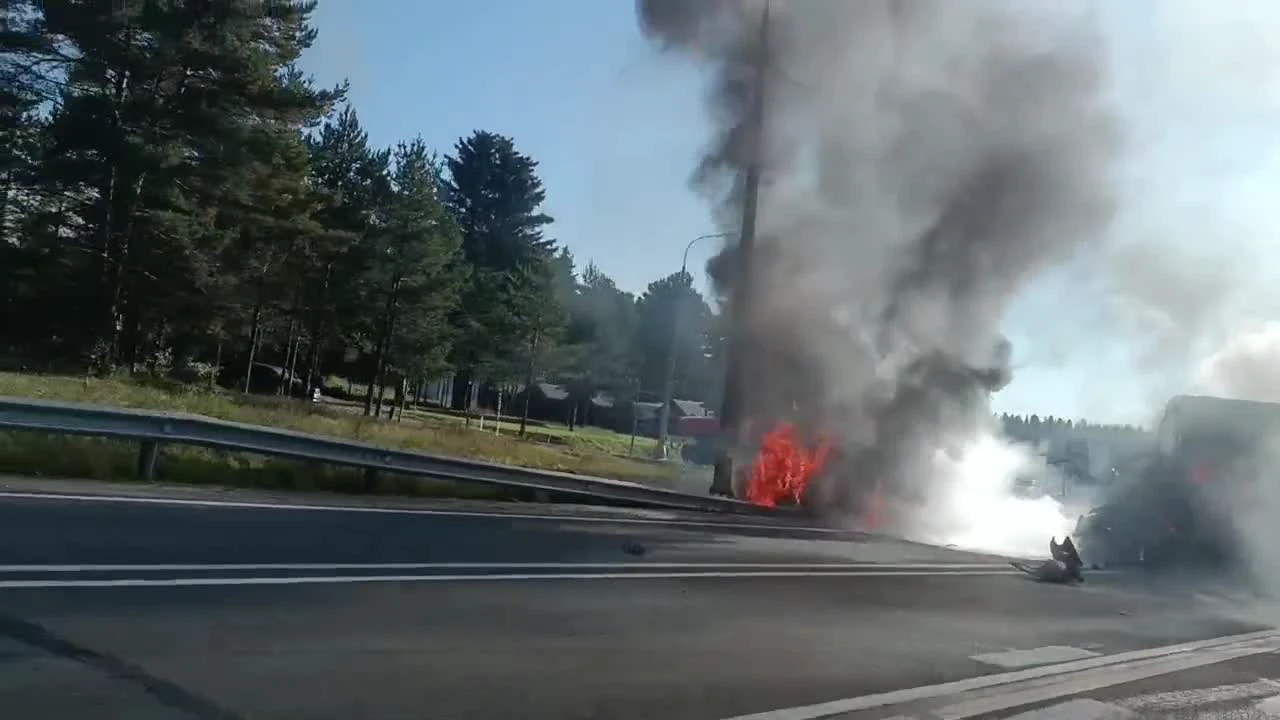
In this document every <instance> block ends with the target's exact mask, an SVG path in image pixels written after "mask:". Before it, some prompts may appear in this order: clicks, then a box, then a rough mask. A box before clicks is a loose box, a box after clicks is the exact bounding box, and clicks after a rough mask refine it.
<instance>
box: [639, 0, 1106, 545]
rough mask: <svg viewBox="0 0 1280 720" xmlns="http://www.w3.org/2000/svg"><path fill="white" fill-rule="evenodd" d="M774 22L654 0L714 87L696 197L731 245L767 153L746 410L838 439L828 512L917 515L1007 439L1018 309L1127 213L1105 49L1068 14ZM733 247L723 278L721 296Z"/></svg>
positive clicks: (864, 9) (776, 18) (995, 4)
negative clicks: (1009, 339) (1006, 333)
mask: <svg viewBox="0 0 1280 720" xmlns="http://www.w3.org/2000/svg"><path fill="white" fill-rule="evenodd" d="M763 9H764V3H763V1H762V0H639V2H638V4H637V11H638V17H639V22H640V25H641V27H642V29H643V31H644V32H645V34H646V35H647V36H648V37H649V38H650V39H652V40H653V41H654V43H655V44H656V45H657V46H659V47H660V48H662V49H664V50H668V51H672V52H678V53H682V54H684V55H685V56H687V57H689V58H691V59H692V60H693V61H695V62H697V63H699V64H700V65H701V66H702V67H704V68H705V69H708V70H709V71H710V72H711V73H712V76H713V80H712V90H711V92H710V94H709V97H708V103H707V112H708V115H709V116H710V117H711V118H712V120H713V122H714V125H715V128H716V131H715V135H714V137H712V138H710V139H709V142H708V145H707V151H706V153H705V155H704V156H703V157H702V158H701V160H700V162H699V163H698V165H697V168H696V171H695V173H694V176H693V182H694V184H695V186H696V187H697V189H698V190H699V191H701V192H702V193H703V194H704V195H705V196H706V197H707V198H708V200H709V201H710V202H712V203H713V204H714V206H715V208H716V210H717V212H718V216H719V217H720V218H721V221H722V223H723V225H724V227H725V228H726V229H736V227H737V219H738V213H739V201H740V191H739V188H740V186H741V178H742V175H743V173H744V172H745V170H746V168H747V166H748V165H749V164H750V163H751V162H752V161H753V160H754V159H755V154H756V149H757V148H759V151H760V158H759V160H760V162H761V163H762V166H763V183H762V189H761V195H760V213H759V231H758V236H757V253H756V256H755V262H754V275H753V277H752V283H753V288H754V290H755V293H756V298H755V301H754V303H753V304H752V305H751V307H750V312H749V313H748V315H749V317H748V319H747V321H746V327H744V328H741V333H742V334H741V338H742V341H741V342H742V345H740V346H739V348H738V351H739V352H743V353H746V357H748V358H749V377H750V378H751V380H750V382H749V383H748V387H749V388H750V392H749V397H748V398H746V404H747V415H748V416H750V417H752V418H756V419H760V420H762V421H764V422H763V424H764V425H768V424H769V421H776V420H777V419H781V418H784V417H789V418H792V419H794V420H796V421H797V422H800V423H801V424H802V428H803V427H804V424H806V423H807V424H808V425H809V426H810V427H811V428H814V427H820V428H822V429H823V431H825V432H831V431H833V430H834V431H836V432H838V433H839V435H840V437H839V438H838V439H839V441H840V443H841V447H842V453H841V456H842V458H843V461H842V463H840V465H839V467H836V468H833V470H832V471H831V472H830V473H829V477H828V478H825V480H826V481H825V482H823V483H822V484H821V486H820V487H818V488H815V490H814V497H813V498H811V499H812V501H813V502H815V503H816V504H820V505H821V506H823V507H827V508H831V509H833V510H854V511H856V510H857V508H858V506H859V504H860V503H861V502H862V501H863V500H864V498H865V495H866V490H867V488H868V486H869V485H870V484H871V483H875V482H876V481H877V480H879V481H880V482H881V483H882V484H883V485H887V486H888V489H889V491H890V492H891V494H892V495H893V496H894V497H895V498H898V499H900V500H903V501H914V502H915V504H916V505H919V504H920V503H921V502H923V501H924V500H925V499H927V498H928V497H929V496H931V495H933V496H937V495H938V493H937V492H936V491H937V489H938V488H937V487H936V486H937V484H938V483H939V482H944V481H947V480H949V479H954V475H953V474H949V473H947V472H945V471H941V470H940V468H942V467H944V466H947V465H948V464H951V465H954V464H955V462H956V461H957V458H958V457H959V455H958V454H957V453H962V452H963V450H964V448H965V447H968V446H971V445H972V444H973V443H974V442H976V441H978V439H979V438H980V437H981V436H982V435H983V434H989V433H990V431H991V428H990V424H991V422H992V420H991V416H990V412H989V410H988V405H987V398H988V396H989V393H990V392H991V391H993V390H996V389H998V388H1000V387H1002V386H1003V385H1004V384H1005V383H1007V382H1008V380H1009V367H1008V364H1009V352H1010V349H1009V346H1008V343H1006V342H1005V341H1004V340H1003V338H1001V337H1000V335H999V330H998V328H999V324H1000V321H1001V319H1002V316H1003V314H1004V313H1005V311H1006V309H1007V307H1008V305H1009V304H1010V303H1011V301H1012V300H1013V298H1014V297H1015V295H1016V294H1017V293H1018V292H1019V291H1020V290H1021V289H1022V288H1023V287H1024V286H1025V285H1026V284H1027V283H1029V282H1031V281H1032V280H1033V279H1035V278H1036V277H1037V275H1038V274H1040V273H1041V272H1042V271H1044V270H1046V269H1047V268H1050V267H1052V266H1054V265H1055V264H1058V263H1060V262H1063V261H1065V260H1068V259H1069V258H1070V257H1071V256H1072V255H1073V253H1074V252H1075V251H1076V250H1077V249H1078V248H1079V247H1080V246H1082V245H1083V244H1087V243H1092V242H1096V241H1099V240H1100V238H1101V236H1102V235H1103V231H1104V230H1105V229H1106V226H1107V224H1108V222H1109V221H1110V218H1111V215H1112V211H1113V207H1112V205H1113V202H1112V198H1113V192H1112V188H1111V178H1110V172H1109V170H1110V168H1109V163H1110V161H1111V158H1112V157H1113V156H1114V155H1115V153H1116V152H1117V145H1118V136H1117V132H1116V128H1115V124H1114V122H1113V119H1112V115H1111V112H1110V110H1109V108H1108V107H1107V106H1106V105H1105V103H1104V102H1103V101H1102V100H1101V94H1102V92H1103V91H1104V90H1105V88H1104V77H1103V67H1104V64H1103V59H1102V54H1103V53H1102V52H1101V50H1102V49H1101V48H1100V47H1099V41H1098V39H1097V36H1096V35H1095V34H1094V33H1093V32H1092V27H1091V24H1090V22H1089V18H1088V17H1085V16H1074V15H1071V14H1070V13H1067V12H1065V11H1063V10H1061V9H1060V8H1057V9H1051V8H1050V7H1049V4H1043V6H1041V4H1037V3H1029V2H1024V1H1022V0H1008V1H1007V2H1000V1H997V0H992V1H989V2H980V1H976V0H975V1H973V2H948V1H947V0H913V1H912V2H909V3H908V2H895V1H894V0H858V1H857V2H839V1H833V2H820V1H810V2H806V1H799V0H797V1H778V0H775V1H774V2H773V3H772V5H771V7H770V24H769V35H768V39H767V42H766V46H767V48H768V52H767V54H766V56H764V57H762V56H761V51H762V47H761V42H760V37H761V32H760V27H761V18H762V15H763ZM760 66H763V67H764V71H763V72H764V86H765V97H766V102H765V110H764V123H763V130H762V131H761V130H760V128H757V127H753V126H752V123H751V113H750V98H751V89H752V82H753V79H754V78H755V76H756V75H755V73H756V68H757V67H760ZM757 141H758V142H757ZM731 253H732V248H731V247H729V248H726V249H725V251H723V252H722V253H721V254H720V255H719V256H718V257H717V258H716V259H715V260H713V261H712V262H711V264H710V267H709V270H710V273H711V275H712V278H713V280H714V282H715V284H716V288H717V291H718V292H719V293H720V294H721V296H722V297H727V295H728V292H727V291H728V290H729V288H730V287H731V286H732V283H733V282H734V281H735V279H734V278H733V277H732V273H730V272H729V271H728V270H727V268H730V267H733V265H734V263H732V262H730V259H731V258H730V254H731ZM751 450H752V449H751V448H743V449H742V452H743V454H744V455H749V454H750V452H751ZM940 458H942V459H946V458H950V460H946V461H942V460H940ZM1046 534H1047V531H1046ZM1042 537H1043V536H1042Z"/></svg>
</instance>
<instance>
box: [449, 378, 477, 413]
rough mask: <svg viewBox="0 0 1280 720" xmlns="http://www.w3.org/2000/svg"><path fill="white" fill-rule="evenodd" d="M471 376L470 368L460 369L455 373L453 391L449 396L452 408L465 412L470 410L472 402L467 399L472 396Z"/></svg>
mask: <svg viewBox="0 0 1280 720" xmlns="http://www.w3.org/2000/svg"><path fill="white" fill-rule="evenodd" d="M471 376H472V371H471V370H470V369H465V370H458V371H457V372H455V373H454V374H453V392H452V393H451V395H450V397H449V407H450V409H453V410H461V411H464V412H466V411H469V410H470V403H468V402H467V401H468V400H469V399H470V397H471Z"/></svg>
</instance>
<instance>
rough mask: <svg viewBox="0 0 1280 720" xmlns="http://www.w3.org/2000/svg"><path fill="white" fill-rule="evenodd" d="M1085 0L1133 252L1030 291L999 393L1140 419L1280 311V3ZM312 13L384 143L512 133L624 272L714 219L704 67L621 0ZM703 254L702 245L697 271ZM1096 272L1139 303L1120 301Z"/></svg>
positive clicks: (638, 285)
mask: <svg viewBox="0 0 1280 720" xmlns="http://www.w3.org/2000/svg"><path fill="white" fill-rule="evenodd" d="M813 1H816V0H813ZM957 1H958V2H963V1H965V0H957ZM1095 3H1096V7H1097V8H1098V11H1097V14H1098V17H1099V21H1100V26H1101V30H1102V35H1103V37H1104V39H1105V40H1106V43H1107V53H1108V57H1109V66H1110V69H1111V74H1110V87H1111V93H1110V95H1111V98H1112V100H1113V102H1114V105H1115V107H1116V110H1117V113H1118V115H1119V116H1120V118H1121V120H1122V123H1123V127H1124V131H1125V135H1126V137H1127V142H1126V147H1125V152H1124V156H1123V157H1120V158H1117V163H1116V172H1117V177H1118V178H1119V180H1120V182H1119V185H1120V187H1121V197H1120V205H1121V211H1120V213H1119V215H1118V217H1117V219H1116V222H1115V224H1114V226H1113V229H1112V231H1111V232H1112V234H1113V235H1115V236H1116V238H1115V239H1116V241H1117V242H1113V243H1111V244H1109V245H1108V248H1112V247H1127V246H1128V244H1132V243H1137V244H1138V247H1139V249H1140V250H1143V252H1137V253H1136V254H1134V253H1130V254H1124V253H1122V252H1112V251H1111V250H1105V251H1099V252H1098V253H1095V256H1091V257H1089V258H1083V259H1081V261H1080V262H1079V263H1075V264H1073V265H1072V266H1071V267H1069V268H1065V269H1063V270H1061V271H1059V272H1055V273H1051V274H1050V275H1049V276H1046V277H1044V278H1041V279H1040V280H1039V281H1038V282H1037V284H1036V285H1035V286H1034V287H1032V288H1029V289H1028V291H1027V292H1026V293H1025V294H1024V296H1023V297H1022V298H1020V300H1019V301H1018V303H1017V304H1016V305H1015V307H1013V308H1011V309H1010V312H1009V314H1008V317H1007V320H1006V323H1005V327H1006V331H1007V332H1008V334H1009V335H1010V337H1011V338H1012V339H1013V340H1014V344H1015V365H1016V366H1017V371H1016V374H1015V380H1014V382H1013V384H1012V385H1011V386H1010V387H1009V388H1007V389H1006V390H1004V391H1002V392H1001V393H999V394H998V395H997V397H996V406H997V409H999V410H1008V411H1011V412H1020V413H1031V412H1036V413H1039V414H1041V415H1058V416H1066V417H1088V418H1089V419H1091V420H1095V421H1139V422H1140V421H1144V420H1145V419H1146V418H1147V417H1148V416H1149V414H1150V412H1151V411H1153V410H1157V409H1158V406H1159V404H1161V402H1162V400H1163V398H1165V397H1167V396H1168V394H1170V393H1171V392H1177V391H1183V390H1187V389H1189V388H1191V382H1190V378H1191V375H1190V373H1191V372H1192V371H1193V369H1194V366H1195V363H1196V361H1197V360H1198V359H1199V358H1200V357H1201V356H1203V355H1204V354H1205V353H1207V352H1209V351H1211V350H1212V349H1214V347H1215V346H1216V344H1218V343H1221V342H1222V341H1223V340H1224V339H1225V335H1226V334H1229V333H1232V332H1235V331H1237V330H1238V329H1239V327H1238V325H1239V323H1241V322H1246V321H1249V320H1265V319H1270V318H1272V317H1275V315H1276V313H1275V312H1272V311H1273V310H1275V309H1277V308H1280V305H1277V304H1275V303H1274V302H1273V301H1274V298H1273V297H1272V293H1270V292H1268V288H1269V287H1270V286H1272V283H1271V282H1270V280H1271V275H1272V274H1273V273H1272V271H1270V270H1269V268H1267V267H1266V263H1264V262H1261V261H1262V260H1264V259H1270V258H1269V256H1271V255H1274V252H1273V251H1272V248H1273V247H1274V245H1275V242H1274V241H1273V240H1272V238H1271V235H1272V233H1271V228H1272V226H1273V225H1274V224H1275V222H1276V217H1277V215H1276V212H1275V211H1274V210H1272V206H1274V205H1275V203H1274V201H1273V198H1275V197H1276V190H1277V188H1280V122H1277V120H1280V72H1273V69H1277V68H1280V44H1278V43H1276V42H1275V41H1274V40H1273V38H1277V37H1280V3H1268V2H1266V0H1230V1H1225V2H1220V3H1218V4H1210V3H1207V2H1206V1H1205V0H1117V1H1114V2H1106V1H1105V0H1095ZM315 24H316V26H317V28H318V30H319V39H318V41H317V43H316V46H315V47H314V48H313V49H312V50H311V51H310V52H309V53H308V54H307V55H306V56H305V57H304V61H303V65H304V68H305V69H306V70H308V71H309V72H311V73H313V74H314V75H315V77H316V79H317V80H318V81H320V82H322V83H335V82H338V81H340V80H341V79H343V78H348V79H350V81H351V94H350V99H351V101H352V103H353V104H354V106H355V107H356V110H357V112H358V113H359V115H360V118H361V121H362V122H363V123H364V125H365V127H366V128H367V129H368V131H369V133H370V137H371V139H372V141H373V142H374V143H375V144H378V145H389V144H391V143H394V142H396V141H397V140H401V139H408V138H412V137H413V136H416V135H421V136H422V137H423V138H424V139H425V140H426V141H427V142H428V143H429V144H430V145H431V146H433V147H435V148H436V149H438V150H439V151H441V152H447V151H449V150H450V149H451V147H452V145H453V143H454V142H455V141H456V140H457V138H459V137H460V136H463V135H467V134H469V133H471V132H472V131H473V130H476V129H488V130H493V131H497V132H501V133H504V134H507V135H510V136H512V137H513V138H514V139H515V141H516V144H517V146H518V147H519V148H520V149H521V150H523V151H524V152H526V153H528V154H530V155H532V156H533V157H534V158H535V159H537V160H538V161H539V162H540V171H541V174H542V177H543V179H544V182H545V184H546V187H547V195H548V199H547V210H548V212H549V213H550V214H551V215H553V216H554V217H555V218H556V223H555V224H554V225H553V226H552V228H551V234H552V236H553V237H555V238H556V239H557V240H559V241H560V242H561V243H563V244H565V245H567V246H568V247H569V248H570V249H571V250H572V251H573V253H574V255H575V257H576V258H577V260H578V262H579V264H580V265H582V264H585V263H586V262H588V261H591V262H594V263H595V264H597V265H598V266H600V267H601V269H602V270H604V271H605V272H606V273H608V274H609V275H610V276H612V277H613V278H614V279H615V280H616V281H617V282H618V284H619V285H620V286H621V287H623V288H625V289H627V290H631V291H636V292H638V291H641V290H643V289H644V287H645V285H646V284H647V283H648V282H650V281H651V280H654V279H656V278H658V277H660V276H662V275H666V274H669V273H671V272H674V271H676V270H678V269H679V266H680V255H681V252H682V251H683V250H684V247H685V244H686V243H687V242H688V240H689V239H691V238H693V237H695V236H697V235H700V234H703V233H707V232H714V230H715V228H714V226H713V224H712V222H711V219H710V216H709V213H708V211H707V208H706V205H705V204H704V203H703V202H702V201H701V199H700V198H699V197H697V196H696V195H695V194H694V193H693V192H692V191H691V190H690V189H689V184H688V179H689V176H690V173H691V170H692V168H693V166H694V164H695V162H696V159H697V157H698V154H699V151H700V149H701V147H702V144H703V142H704V140H705V139H706V138H707V137H708V133H709V127H708V122H707V120H706V119H705V116H704V110H703V105H702V102H701V94H702V90H703V83H702V78H701V76H700V75H699V73H698V72H696V71H695V69H694V68H692V67H690V66H689V65H687V64H685V63H683V62H681V61H680V60H679V59H677V58H673V57H664V56H659V55H658V54H657V53H655V52H654V50H653V49H652V47H650V46H649V44H648V43H647V42H646V41H645V39H644V38H642V37H641V35H640V33H639V31H638V29H637V26H636V23H635V20H634V3H633V0H466V1H465V2H461V1H457V2H455V1H453V0H375V1H374V2H369V1H368V0H320V5H319V9H318V10H317V13H316V15H315ZM1152 247H1154V248H1155V249H1154V250H1152V249H1151V248H1152ZM714 250H715V246H714V242H713V241H710V242H703V243H700V244H699V245H698V246H695V248H694V249H693V251H692V252H691V253H690V267H691V269H692V270H693V271H694V272H695V274H698V270H699V269H700V268H702V267H703V265H704V263H705V261H706V260H707V258H708V257H710V255H711V254H712V253H713V252H714ZM1117 258H1119V259H1117ZM1133 258H1137V259H1136V260H1134V259H1133ZM1122 261H1123V262H1122ZM1101 267H1105V268H1106V269H1107V272H1110V273H1111V274H1112V277H1111V280H1110V281H1109V282H1112V283H1113V284H1115V283H1118V284H1119V285H1124V286H1125V287H1126V292H1127V293H1131V294H1132V295H1133V297H1135V298H1136V301H1135V302H1130V303H1128V304H1126V305H1125V306H1124V312H1120V311H1118V310H1117V308H1116V307H1115V305H1114V303H1109V302H1107V301H1106V300H1105V297H1106V293H1107V287H1104V286H1105V285H1106V284H1107V283H1106V282H1104V281H1098V280H1096V278H1097V277H1099V276H1100V275H1102V276H1105V275H1106V273H1105V272H1103V271H1101V270H1099V268H1101ZM1139 275H1140V276H1141V278H1140V279H1141V282H1137V279H1138V278H1137V276H1139ZM1082 278H1084V279H1083V280H1082ZM1130 280H1133V281H1134V282H1133V283H1130ZM1130 285H1132V286H1130ZM704 287H705V285H704ZM1234 288H1245V289H1244V290H1243V291H1236V292H1231V290H1232V289H1234Z"/></svg>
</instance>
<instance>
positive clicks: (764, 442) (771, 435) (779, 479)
mask: <svg viewBox="0 0 1280 720" xmlns="http://www.w3.org/2000/svg"><path fill="white" fill-rule="evenodd" d="M830 454H831V443H830V441H827V440H823V441H822V442H820V443H818V446H817V447H815V448H812V449H810V448H807V447H805V446H804V444H803V443H802V442H800V438H799V436H798V435H797V434H796V430H795V428H794V427H793V426H792V425H791V424H789V423H783V424H781V425H779V426H778V427H776V428H774V429H773V430H771V431H769V432H768V433H766V434H765V436H764V437H763V438H762V439H761V441H760V452H759V453H757V455H756V459H755V462H754V463H753V464H752V466H751V481H750V483H748V485H747V500H748V501H750V502H752V503H755V504H756V505H763V506H764V507H775V506H777V505H778V504H779V503H788V504H799V503H800V498H801V496H803V495H804V491H805V488H807V487H808V486H809V482H810V481H812V480H813V478H814V476H816V475H817V474H818V473H819V472H820V471H821V470H822V468H823V466H825V465H826V462H827V458H828V456H829V455H830Z"/></svg>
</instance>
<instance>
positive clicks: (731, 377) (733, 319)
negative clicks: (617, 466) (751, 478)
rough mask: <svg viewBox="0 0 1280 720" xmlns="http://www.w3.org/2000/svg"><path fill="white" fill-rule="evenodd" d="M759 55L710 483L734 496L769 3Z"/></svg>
mask: <svg viewBox="0 0 1280 720" xmlns="http://www.w3.org/2000/svg"><path fill="white" fill-rule="evenodd" d="M759 42H760V51H759V53H758V55H757V58H756V63H757V64H756V77H755V87H754V88H753V92H752V95H753V97H752V99H751V100H752V102H751V117H750V119H749V122H750V126H749V127H748V132H750V133H752V134H753V135H754V137H753V138H752V145H753V147H752V152H753V156H752V157H751V158H749V162H748V164H747V172H746V177H745V178H744V179H743V193H742V228H741V231H742V235H741V236H740V238H739V240H738V247H737V249H736V250H737V251H736V252H735V253H734V260H735V261H736V262H735V264H734V265H735V266H734V270H733V277H732V284H731V285H730V291H731V296H730V299H729V313H730V314H729V326H728V328H727V330H728V332H727V336H728V337H727V342H726V345H727V347H726V348H725V353H726V359H725V383H724V397H723V399H722V400H721V403H722V404H721V407H720V432H721V443H720V448H719V453H718V454H717V456H716V466H715V476H714V478H713V479H712V481H711V494H712V495H722V496H725V497H733V494H734V486H733V485H734V483H733V455H732V453H733V451H734V449H735V448H736V447H737V446H738V444H739V442H740V440H741V436H742V432H743V427H742V425H743V417H742V416H743V410H744V408H743V394H744V393H745V392H746V389H747V377H746V376H747V373H746V368H745V367H744V365H745V364H746V358H744V357H743V353H742V347H741V345H742V337H743V332H744V330H745V327H744V326H745V325H746V323H747V320H748V319H749V317H750V310H749V307H750V305H751V304H752V302H753V300H752V287H751V285H752V272H753V271H752V267H751V266H752V254H753V252H754V250H755V244H756V207H757V203H758V201H759V195H760V171H761V167H760V166H761V163H762V162H763V157H762V156H763V154H764V119H765V118H764V108H765V97H764V94H765V73H766V71H767V70H768V67H769V3H768V1H767V0H766V2H765V6H764V15H763V16H762V17H761V19H760V41H759Z"/></svg>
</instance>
